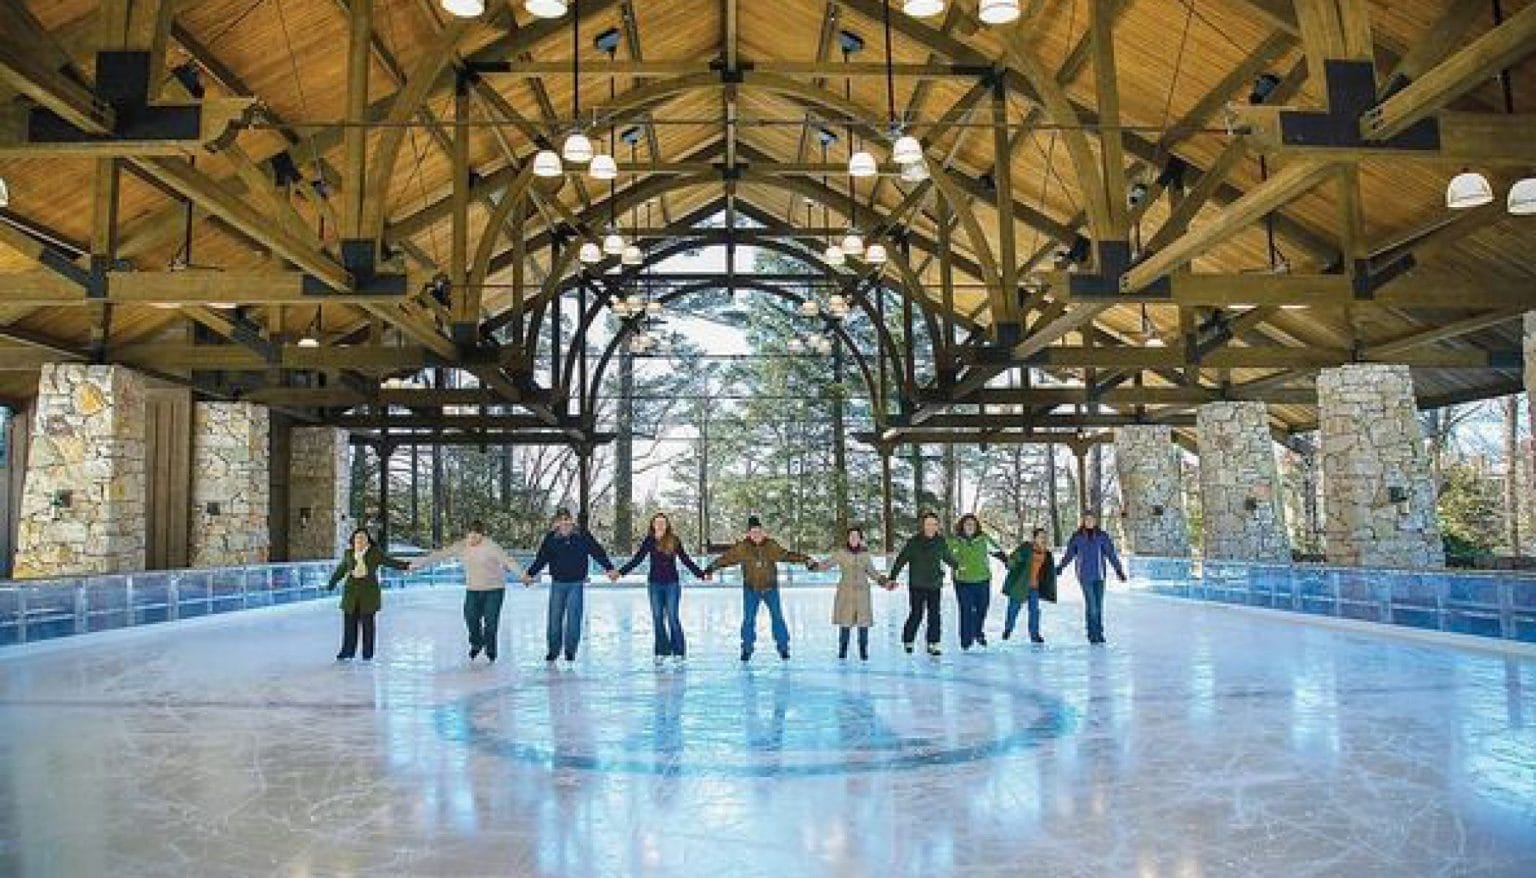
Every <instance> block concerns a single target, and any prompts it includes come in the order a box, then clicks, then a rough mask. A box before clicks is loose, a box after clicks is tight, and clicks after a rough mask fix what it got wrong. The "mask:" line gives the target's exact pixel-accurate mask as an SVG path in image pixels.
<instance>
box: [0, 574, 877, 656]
mask: <svg viewBox="0 0 1536 878" xmlns="http://www.w3.org/2000/svg"><path fill="white" fill-rule="evenodd" d="M513 556H514V557H515V558H516V559H517V560H518V563H520V564H522V565H524V566H527V565H528V564H529V563H531V561H532V557H533V553H531V552H526V551H522V552H514V553H513ZM702 563H703V562H701V564H702ZM882 566H883V565H882ZM334 569H336V562H334V561H306V562H297V563H289V564H259V565H251V566H247V567H218V568H207V569H201V570H155V571H148V572H141V573H121V574H110V575H101V576H81V577H59V578H52V579H27V580H0V647H5V646H15V645H19V644H24V643H35V642H38V641H42V640H53V639H57V638H60V637H72V636H74V635H76V634H90V633H93V632H97V631H112V630H116V629H119V628H132V627H135V626H139V625H154V624H158V623H161V622H174V621H176V620H178V619H192V618H196V617H198V616H212V615H217V614H220V613H231V612H235V611H238V610H248V609H253V608H257V607H271V606H277V605H279V604H291V603H298V602H301V601H314V600H322V599H331V600H335V599H336V598H337V595H338V592H331V591H328V590H327V589H326V581H327V580H328V579H329V578H330V575H331V571H332V570H334ZM592 571H593V575H594V576H596V575H597V574H598V573H599V572H600V571H599V570H598V568H597V567H596V566H594V567H593V568H592ZM381 579H382V582H383V585H384V587H385V588H386V589H405V588H430V587H444V588H462V587H463V586H464V573H463V571H462V570H461V569H460V567H459V565H457V564H443V565H439V566H437V567H434V568H432V569H431V570H429V571H426V572H423V573H403V572H400V571H396V570H384V571H382V577H381ZM595 581H599V582H601V583H602V584H603V585H607V584H608V583H607V580H606V579H601V580H595ZM780 581H781V582H782V583H783V584H785V585H788V586H805V585H831V584H833V583H835V582H836V581H837V573H836V572H835V571H832V572H827V573H813V572H811V571H808V570H806V569H805V568H804V567H803V566H798V565H793V566H792V565H785V566H784V567H783V568H782V570H781V573H780ZM507 583H508V585H509V586H513V585H515V584H516V583H515V581H514V580H513V578H512V577H510V576H509V577H508V579H507ZM620 583H621V584H623V585H627V586H636V587H638V586H643V585H644V583H645V577H644V574H643V573H634V574H631V575H630V576H628V577H626V578H624V579H622V580H620ZM740 585H741V578H740V572H739V571H737V570H726V571H722V572H720V573H718V574H716V576H715V579H714V581H713V582H698V583H691V584H690V587H696V588H736V587H739V586H740Z"/></svg>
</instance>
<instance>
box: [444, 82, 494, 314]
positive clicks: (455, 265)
mask: <svg viewBox="0 0 1536 878" xmlns="http://www.w3.org/2000/svg"><path fill="white" fill-rule="evenodd" d="M468 75H469V74H467V73H465V72H462V71H460V72H458V73H457V74H456V77H457V80H456V82H455V83H454V90H453V151H452V152H453V195H452V198H453V226H452V230H451V238H450V241H451V246H450V249H449V260H450V264H449V266H448V277H449V279H450V281H451V282H452V285H453V291H452V294H451V301H452V303H453V306H452V310H453V323H454V327H453V330H454V336H455V338H456V339H457V340H458V341H459V342H461V343H467V342H470V341H473V334H474V331H475V328H476V327H475V324H476V323H477V322H478V321H479V319H480V293H479V290H472V289H470V288H469V284H468V283H467V282H466V281H467V280H468V277H467V272H468V268H469V81H468V79H467V77H468ZM485 233H486V234H488V235H489V234H494V230H493V229H486V232H485ZM466 336H468V337H466Z"/></svg>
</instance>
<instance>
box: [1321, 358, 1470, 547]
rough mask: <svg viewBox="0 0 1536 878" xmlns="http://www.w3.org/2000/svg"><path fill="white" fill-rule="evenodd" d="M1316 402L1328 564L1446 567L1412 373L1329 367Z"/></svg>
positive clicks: (1378, 367) (1402, 368)
mask: <svg viewBox="0 0 1536 878" xmlns="http://www.w3.org/2000/svg"><path fill="white" fill-rule="evenodd" d="M1317 402H1318V421H1319V424H1320V429H1319V433H1320V435H1321V443H1322V447H1321V451H1322V457H1323V516H1324V525H1323V533H1324V548H1325V550H1326V552H1327V555H1328V560H1329V562H1330V563H1335V564H1353V565H1358V566H1362V567H1404V568H1422V567H1443V566H1445V549H1444V547H1443V546H1442V545H1441V542H1440V527H1439V524H1438V522H1437V521H1436V517H1435V485H1434V480H1433V479H1432V478H1431V476H1430V471H1429V455H1428V452H1426V451H1425V449H1424V435H1423V431H1422V430H1421V429H1420V427H1419V418H1418V408H1417V406H1415V404H1414V395H1413V377H1412V375H1411V374H1410V373H1409V371H1408V367H1407V366H1387V365H1375V364H1351V365H1348V366H1340V367H1338V368H1336V369H1325V370H1323V371H1322V372H1321V373H1320V374H1319V375H1318V378H1317Z"/></svg>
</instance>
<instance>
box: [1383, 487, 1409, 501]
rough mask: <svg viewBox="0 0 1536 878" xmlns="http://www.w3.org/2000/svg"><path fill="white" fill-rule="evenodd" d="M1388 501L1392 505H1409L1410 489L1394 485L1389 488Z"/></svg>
mask: <svg viewBox="0 0 1536 878" xmlns="http://www.w3.org/2000/svg"><path fill="white" fill-rule="evenodd" d="M1387 500H1389V501H1390V502H1392V503H1399V504H1401V503H1407V502H1408V489H1407V488H1404V487H1403V486H1402V485H1392V486H1390V487H1388V488H1387Z"/></svg>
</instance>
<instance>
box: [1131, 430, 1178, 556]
mask: <svg viewBox="0 0 1536 878" xmlns="http://www.w3.org/2000/svg"><path fill="white" fill-rule="evenodd" d="M1115 469H1116V470H1117V471H1118V472H1119V474H1120V496H1121V503H1122V511H1123V512H1124V516H1125V517H1124V522H1125V542H1126V548H1127V549H1128V550H1129V551H1130V552H1131V553H1133V554H1136V555H1159V556H1164V557H1172V558H1187V557H1189V523H1188V522H1187V521H1186V520H1185V518H1184V492H1183V485H1182V479H1181V478H1180V471H1179V450H1178V448H1177V447H1175V446H1174V444H1173V431H1172V430H1171V429H1170V428H1168V427H1164V426H1158V425H1151V424H1138V425H1136V426H1130V427H1121V428H1120V429H1119V430H1117V431H1116V432H1115Z"/></svg>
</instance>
